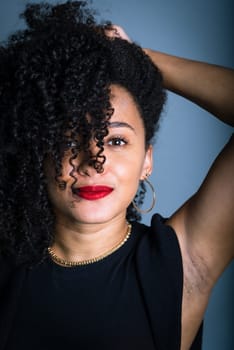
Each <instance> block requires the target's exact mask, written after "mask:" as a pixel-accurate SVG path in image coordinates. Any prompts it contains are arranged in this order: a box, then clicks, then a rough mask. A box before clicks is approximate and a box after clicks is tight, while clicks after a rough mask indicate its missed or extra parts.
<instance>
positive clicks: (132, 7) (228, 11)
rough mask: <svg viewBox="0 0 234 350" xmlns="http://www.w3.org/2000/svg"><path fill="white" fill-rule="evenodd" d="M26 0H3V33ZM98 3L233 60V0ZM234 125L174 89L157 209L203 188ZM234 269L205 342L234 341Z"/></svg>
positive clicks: (153, 31) (169, 40) (165, 123)
mask: <svg viewBox="0 0 234 350" xmlns="http://www.w3.org/2000/svg"><path fill="white" fill-rule="evenodd" d="M31 2H37V1H31ZM48 2H49V3H55V2H57V1H53V0H49V1H48ZM59 2H63V1H59ZM26 3H27V1H25V0H1V2H0V40H4V39H5V38H6V37H7V35H8V34H9V33H11V32H12V31H14V30H16V29H18V28H22V25H23V24H22V22H21V20H19V18H18V14H19V13H20V12H22V11H23V8H24V6H25V4H26ZM93 7H95V8H96V9H98V10H99V12H100V18H103V19H110V20H112V22H113V23H116V24H119V25H121V26H123V27H124V28H125V30H126V31H127V33H128V34H129V35H130V37H131V38H132V39H133V40H134V41H136V42H137V43H138V44H140V45H142V46H143V47H150V48H153V49H155V50H159V51H163V52H167V53H171V54H174V55H178V56H184V57H188V58H193V59H197V60H202V61H208V62H211V63H215V64H220V65H225V66H229V67H233V66H234V56H233V53H234V40H233V36H234V31H233V13H234V4H233V1H231V0H196V1H195V0H194V1H189V0H174V1H173V0H171V1H169V0H148V1H147V0H145V1H142V0H139V1H138V0H125V1H124V0H123V1H117V0H94V1H93ZM231 133H232V129H231V128H230V127H228V126H226V125H224V124H223V123H222V122H219V121H217V120H215V119H214V118H211V117H210V115H209V113H207V112H205V111H203V110H201V109H200V108H199V107H197V106H195V105H194V104H193V103H190V102H188V101H186V100H185V99H183V98H181V97H179V96H176V95H174V94H172V93H169V95H168V102H167V105H166V108H165V111H164V113H163V118H162V122H161V130H160V131H159V134H158V137H157V141H156V144H155V151H154V157H155V162H154V173H153V176H151V181H152V182H153V183H154V186H155V189H156V193H157V204H156V209H155V210H156V211H157V212H159V213H161V214H162V215H164V216H168V215H171V213H172V212H173V211H175V209H177V208H178V207H179V206H180V205H181V204H182V203H183V202H184V201H185V200H186V199H187V198H188V197H189V196H191V195H192V194H193V193H194V191H196V189H197V188H198V187H199V185H200V184H201V181H202V179H203V178H204V176H205V174H206V173H207V170H208V168H209V166H210V165H211V163H212V161H213V160H214V158H215V157H216V155H217V153H218V152H219V151H220V150H221V148H222V147H223V145H224V144H225V142H226V141H227V140H228V138H229V137H230V135H231ZM147 202H148V203H150V195H149V198H147V199H146V206H147ZM214 215H215V213H214ZM143 222H145V223H147V224H148V223H149V222H150V215H145V216H144V219H143ZM233 272H234V264H232V265H231V266H230V267H229V268H228V269H227V270H226V271H225V273H224V274H223V276H222V277H221V278H220V280H219V282H218V284H217V286H216V287H215V288H214V290H213V294H212V298H211V300H210V303H209V306H208V310H207V313H206V317H205V333H204V340H203V349H204V350H231V349H232V350H233V349H234V338H233V332H234V328H233V325H234V316H233V314H234V307H233V306H234V301H233V298H234V297H233V296H234V286H233Z"/></svg>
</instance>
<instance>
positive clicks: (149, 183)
mask: <svg viewBox="0 0 234 350" xmlns="http://www.w3.org/2000/svg"><path fill="white" fill-rule="evenodd" d="M146 176H148V174H146ZM143 181H145V182H146V183H147V184H148V185H149V187H150V189H151V191H152V196H153V197H152V203H151V206H150V207H149V209H141V208H139V207H138V206H137V205H136V203H135V202H134V201H132V205H133V207H134V208H135V209H136V211H138V212H139V213H141V214H147V213H149V212H150V211H151V210H152V209H153V207H154V206H155V203H156V193H155V190H154V186H153V185H152V183H151V182H150V181H149V180H148V179H147V178H146V179H144V180H143Z"/></svg>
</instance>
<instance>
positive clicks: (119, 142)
mask: <svg viewBox="0 0 234 350" xmlns="http://www.w3.org/2000/svg"><path fill="white" fill-rule="evenodd" d="M107 144H108V145H110V146H117V147H121V146H124V145H126V144H127V141H126V140H125V139H124V138H123V137H112V138H111V139H110V140H108V142H107Z"/></svg>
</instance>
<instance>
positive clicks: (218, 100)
mask: <svg viewBox="0 0 234 350" xmlns="http://www.w3.org/2000/svg"><path fill="white" fill-rule="evenodd" d="M144 51H145V52H146V53H147V54H148V55H149V56H150V58H151V60H152V61H153V62H154V63H155V64H156V65H157V66H158V67H159V69H160V70H161V72H162V74H163V82H164V86H165V88H166V89H168V90H170V91H172V92H175V93H176V94H178V95H181V96H183V97H185V98H187V99H189V100H191V101H193V102H195V103H196V104H198V105H199V106H201V107H202V108H204V109H206V110H207V111H208V112H210V113H212V114H213V115H214V116H216V117H217V118H219V119H221V120H222V121H223V122H225V123H227V124H229V125H233V123H234V111H233V99H234V70H232V69H228V68H224V67H221V66H216V65H212V64H208V63H204V62H198V61H193V60H189V59H185V58H180V57H176V56H172V55H168V54H165V53H161V52H157V51H153V50H150V49H145V50H144Z"/></svg>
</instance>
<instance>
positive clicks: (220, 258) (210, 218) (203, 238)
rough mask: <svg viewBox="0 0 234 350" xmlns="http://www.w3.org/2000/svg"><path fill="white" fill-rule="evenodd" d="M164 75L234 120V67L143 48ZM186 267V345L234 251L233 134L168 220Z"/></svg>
mask: <svg viewBox="0 0 234 350" xmlns="http://www.w3.org/2000/svg"><path fill="white" fill-rule="evenodd" d="M145 51H146V53H147V54H148V55H149V56H150V57H151V59H152V60H153V62H154V63H155V64H156V65H157V66H158V67H159V69H160V70H161V72H162V74H163V81H164V86H165V88H167V89H169V90H171V91H173V92H175V93H177V94H179V95H181V96H183V97H185V98H188V99H189V100H191V101H193V102H194V103H196V104H198V105H199V106H201V107H203V108H204V109H206V110H207V111H209V112H210V113H212V114H213V115H215V116H216V117H218V118H219V119H220V120H222V121H223V122H225V123H228V124H230V125H233V119H234V118H233V115H234V71H233V70H230V69H227V68H223V67H219V66H215V65H210V64H207V63H202V62H196V61H192V60H187V59H183V58H178V57H175V56H170V55H167V54H163V53H159V52H155V51H152V50H148V49H146V50H145ZM168 224H169V225H171V226H172V227H173V228H174V230H175V231H176V233H177V236H178V239H179V242H180V247H181V252H182V258H183V268H184V293H183V307H182V346H181V349H188V348H189V346H190V344H191V341H192V339H193V337H194V336H195V334H196V331H197V329H198V327H199V324H200V322H201V320H202V318H203V314H204V311H205V308H206V305H207V301H208V297H209V295H210V292H211V289H212V287H213V286H214V284H215V282H216V280H217V278H218V277H219V276H220V274H221V273H222V272H223V270H224V268H225V267H226V266H227V265H228V263H229V262H230V261H231V260H232V258H233V255H234V138H233V137H232V138H231V140H230V141H229V143H228V144H227V145H226V146H225V147H224V149H223V151H222V152H221V153H220V155H219V156H218V157H217V159H216V160H215V162H214V164H213V165H212V167H211V169H210V171H209V172H208V175H207V177H206V179H205V180H204V182H203V184H202V185H201V187H200V188H199V190H198V191H197V193H196V194H195V195H194V196H193V197H192V198H190V199H189V200H188V201H187V202H186V203H185V204H184V205H183V206H182V207H181V208H180V209H179V210H178V211H177V212H176V213H175V214H174V215H173V216H172V217H171V218H170V219H169V220H168Z"/></svg>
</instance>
